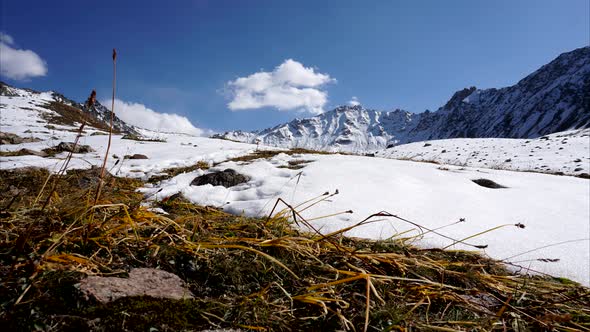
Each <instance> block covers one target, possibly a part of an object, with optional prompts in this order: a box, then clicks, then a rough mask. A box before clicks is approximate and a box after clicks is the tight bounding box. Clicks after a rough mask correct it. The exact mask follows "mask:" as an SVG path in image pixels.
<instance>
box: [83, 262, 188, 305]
mask: <svg viewBox="0 0 590 332" xmlns="http://www.w3.org/2000/svg"><path fill="white" fill-rule="evenodd" d="M79 286H80V290H81V291H82V293H83V294H84V295H85V296H86V297H87V298H92V299H94V300H96V301H98V302H100V303H107V302H111V301H114V300H117V299H120V298H122V297H129V296H150V297H154V298H160V299H172V300H181V299H192V298H194V297H193V294H192V293H191V292H190V291H189V290H188V289H187V288H186V287H185V284H184V282H183V281H182V279H180V278H179V277H178V276H177V275H175V274H172V273H169V272H166V271H162V270H157V269H147V268H138V269H132V270H131V271H130V272H129V278H116V277H98V276H89V277H87V278H86V279H83V280H82V281H80V284H79Z"/></svg>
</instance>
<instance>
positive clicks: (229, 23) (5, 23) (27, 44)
mask: <svg viewBox="0 0 590 332" xmlns="http://www.w3.org/2000/svg"><path fill="white" fill-rule="evenodd" d="M0 4H1V6H2V7H1V10H0V13H1V14H0V15H1V20H0V22H1V25H0V31H2V33H4V34H5V35H9V36H10V37H12V41H11V44H10V47H12V48H13V49H22V50H31V51H32V52H34V53H35V54H37V55H38V56H39V57H40V58H41V59H42V61H44V63H45V64H46V69H47V71H46V73H44V76H42V75H41V74H37V75H34V76H31V77H28V78H24V79H22V78H20V79H19V80H15V79H11V78H10V77H7V76H6V75H4V76H3V77H2V80H4V81H6V82H8V83H10V84H14V85H17V86H22V87H30V88H33V89H38V90H50V89H51V90H57V91H60V92H62V93H63V94H65V95H66V96H69V97H71V98H74V99H76V100H80V101H82V100H84V99H85V98H86V97H87V95H88V94H89V92H90V91H91V90H92V89H93V88H96V89H97V92H98V96H99V97H98V98H99V100H105V99H109V98H110V89H111V73H112V67H111V66H112V65H111V49H112V48H113V47H115V48H117V50H118V53H119V57H118V63H117V70H118V87H117V97H118V98H119V99H121V100H122V101H124V102H128V103H130V102H134V103H138V104H141V106H143V105H145V106H146V107H148V108H150V109H152V110H155V111H157V112H167V113H176V114H179V115H181V116H186V117H187V118H189V119H190V120H191V121H192V122H193V123H194V124H195V125H196V126H198V127H205V128H211V129H213V130H218V131H222V130H230V129H247V130H252V129H262V128H266V127H269V126H273V125H276V124H279V123H281V122H285V121H288V120H290V119H292V118H294V117H304V116H309V115H311V112H317V111H318V105H319V108H322V109H323V110H330V109H332V108H334V107H336V106H338V105H342V104H346V103H347V102H349V101H350V100H351V98H352V97H353V96H356V97H357V98H358V100H359V101H360V102H361V103H362V104H363V106H365V107H368V108H377V109H385V110H388V109H392V108H403V109H406V110H409V111H412V112H421V111H424V110H425V109H431V110H435V109H436V108H438V107H439V106H441V105H443V104H444V103H445V102H446V101H447V100H448V99H449V98H450V96H451V95H452V93H453V92H454V91H456V90H459V89H462V88H464V87H467V86H472V85H475V86H477V87H480V88H490V87H502V86H507V85H512V84H514V83H516V82H517V81H518V80H520V79H521V78H523V77H524V76H526V75H527V74H529V73H531V72H533V71H534V70H536V69H537V68H538V67H540V66H541V65H543V64H545V63H547V62H549V61H551V60H552V59H553V58H555V57H556V56H557V55H559V54H560V53H562V52H566V51H570V50H573V49H575V48H579V47H582V46H587V45H588V44H589V43H590V35H589V34H590V26H589V17H590V8H589V1H588V0H560V1H556V0H555V1H546V0H535V1H524V0H523V1H506V0H500V1H485V2H484V1H472V0H471V1H459V0H453V1H434V0H432V1H421V0H414V1H304V0H299V1H288V2H287V1H223V0H219V1H174V2H155V1H138V2H134V1H113V2H111V1H100V2H88V1H58V2H41V1H26V0H19V1H1V2H0ZM0 56H2V54H0ZM287 59H293V60H294V62H293V63H295V64H301V65H302V66H303V67H297V66H294V67H290V68H291V69H293V70H291V71H288V72H289V74H288V75H291V74H293V73H295V74H293V75H298V74H297V73H299V74H302V75H303V74H304V75H303V76H305V75H307V76H305V77H307V78H308V79H309V80H311V81H313V82H315V83H309V82H310V81H309V80H307V81H305V82H306V83H297V82H296V80H295V79H293V76H289V77H290V78H287V79H283V80H281V79H280V78H279V76H280V75H279V74H277V72H275V73H274V74H273V70H274V69H275V68H276V67H277V66H279V65H281V64H283V63H284V62H285V61H286V60H287ZM302 68H303V69H302ZM260 71H264V72H266V73H267V74H268V75H267V77H266V78H265V79H270V80H279V81H280V82H283V83H280V82H279V83H278V84H279V85H273V86H274V87H278V88H277V89H284V88H285V87H284V86H283V85H281V84H284V82H291V83H289V84H291V85H289V86H288V87H287V89H288V90H281V91H282V92H281V93H283V92H285V91H289V92H288V93H291V92H293V93H295V94H294V95H288V96H285V95H284V94H282V95H280V96H279V97H277V98H283V99H284V98H287V99H288V101H285V100H283V99H281V101H279V102H278V104H277V105H274V104H273V103H275V101H276V100H275V99H276V98H275V97H273V96H271V95H270V93H268V95H265V98H267V100H266V101H265V102H263V103H260V102H258V103H254V104H252V103H248V102H246V101H244V100H241V101H240V103H237V101H236V103H235V104H234V106H235V105H237V104H239V105H240V106H239V107H235V108H238V110H233V111H232V110H230V108H229V107H228V104H230V102H232V100H234V99H232V98H236V97H235V96H236V94H237V93H238V92H240V91H241V92H244V90H243V89H242V90H239V89H240V87H239V86H238V85H239V84H238V85H237V82H238V81H237V79H238V78H240V77H241V78H244V79H248V78H250V79H252V78H253V77H251V76H250V75H252V74H255V73H257V72H260ZM275 74H276V75H275ZM321 75H323V76H321ZM268 77H270V78H268ZM297 77H299V78H301V77H302V76H301V75H299V76H297ZM318 77H319V78H318ZM322 77H323V79H322ZM13 78H14V75H13ZM231 82H233V84H232V83H231ZM273 82H274V81H273ZM293 82H295V83H293ZM250 83H253V81H252V80H249V81H247V84H250ZM269 84H270V83H269ZM272 84H275V83H272ZM248 89H250V90H246V91H245V92H244V93H245V94H246V96H245V97H249V96H251V95H253V96H255V97H256V96H257V94H258V93H260V91H258V90H256V91H255V93H254V92H252V91H254V90H252V89H253V88H252V86H251V85H249V86H248ZM312 90H313V91H312ZM249 93H250V94H251V95H248V94H249ZM264 93H267V92H263V94H264ZM308 93H309V94H308ZM306 96H307V97H306ZM309 96H311V97H309ZM298 97H300V98H308V97H309V98H308V99H306V101H305V102H301V103H300V101H298V100H296V98H298ZM323 97H325V98H323ZM324 99H325V100H324ZM248 105H251V106H252V107H253V108H248ZM269 105H270V106H269ZM273 105H274V106H273ZM289 105H291V106H293V107H292V108H290V107H291V106H289ZM298 105H299V106H298ZM310 105H312V106H310ZM136 106H138V105H136ZM278 108H280V110H279V109H278ZM301 109H303V111H302V110H301Z"/></svg>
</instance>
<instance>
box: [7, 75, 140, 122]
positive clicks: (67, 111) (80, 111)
mask: <svg viewBox="0 0 590 332" xmlns="http://www.w3.org/2000/svg"><path fill="white" fill-rule="evenodd" d="M0 97H1V98H2V100H0V108H4V107H5V104H7V103H8V101H10V104H15V105H20V106H19V107H20V108H21V109H23V110H27V111H34V112H37V113H38V114H37V115H38V116H40V117H41V118H42V119H43V120H46V121H48V123H49V124H51V125H55V124H57V125H74V124H78V125H79V124H81V123H82V121H85V122H86V123H87V124H88V125H89V126H92V127H94V128H97V129H101V130H107V131H108V128H109V126H110V119H111V111H110V110H109V109H107V108H106V107H105V106H103V105H102V104H100V103H99V102H98V101H96V103H95V105H94V107H92V108H90V109H88V107H86V106H85V105H84V104H83V103H78V102H75V101H73V100H71V99H69V98H66V97H65V96H64V95H62V94H60V93H57V92H53V91H47V92H38V91H34V90H31V89H25V88H16V87H13V86H10V85H8V84H6V83H4V82H0ZM113 130H114V131H115V132H122V133H136V130H135V128H133V127H132V126H130V125H128V124H127V123H125V122H124V121H123V120H121V119H119V118H118V117H117V116H116V115H115V117H114V118H113Z"/></svg>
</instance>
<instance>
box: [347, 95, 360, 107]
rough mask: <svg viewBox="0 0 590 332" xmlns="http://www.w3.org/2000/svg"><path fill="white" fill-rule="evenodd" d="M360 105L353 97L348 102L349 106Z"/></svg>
mask: <svg viewBox="0 0 590 332" xmlns="http://www.w3.org/2000/svg"><path fill="white" fill-rule="evenodd" d="M360 104H361V102H360V101H359V99H358V98H357V97H355V96H352V99H351V100H350V101H349V102H348V105H350V106H358V105H360Z"/></svg>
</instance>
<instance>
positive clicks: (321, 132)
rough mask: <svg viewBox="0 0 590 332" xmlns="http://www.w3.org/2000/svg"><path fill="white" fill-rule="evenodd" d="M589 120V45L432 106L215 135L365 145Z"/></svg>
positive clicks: (322, 145) (346, 109)
mask: <svg viewBox="0 0 590 332" xmlns="http://www.w3.org/2000/svg"><path fill="white" fill-rule="evenodd" d="M588 127H590V47H583V48H579V49H576V50H574V51H571V52H567V53H563V54H561V55H560V56H558V57H557V58H556V59H555V60H553V61H551V62H550V63H549V64H546V65H544V66H542V67H541V68H539V69H538V70H537V71H535V72H534V73H532V74H530V75H528V76H527V77H525V78H524V79H522V80H521V81H520V82H518V83H517V84H515V85H513V86H510V87H505V88H501V89H485V90H480V89H477V88H475V87H470V88H466V89H463V90H460V91H457V92H456V93H455V94H454V95H453V96H452V97H451V99H450V100H449V101H448V102H447V103H446V104H445V105H444V106H442V107H440V108H439V109H438V110H437V111H435V112H429V111H426V112H423V113H410V112H407V111H404V110H399V109H397V110H395V111H390V112H384V111H378V110H371V109H365V108H364V107H362V106H360V105H358V106H340V107H337V108H336V109H334V110H332V111H329V112H326V113H323V114H320V115H318V116H314V117H311V118H306V119H295V120H293V121H291V122H288V123H285V124H281V125H278V126H276V127H273V128H268V129H265V130H262V131H254V132H243V131H230V132H226V133H224V134H220V135H216V136H215V137H217V138H225V139H231V140H235V141H241V142H249V143H254V142H256V141H260V142H262V143H263V144H267V145H274V146H281V147H304V148H311V149H320V150H332V151H351V152H365V151H370V150H378V149H383V148H386V147H388V146H389V147H391V146H393V145H397V144H403V143H410V142H416V141H422V140H432V139H445V138H471V137H481V138H484V137H505V138H533V137H539V136H543V135H546V134H550V133H554V132H558V131H564V130H568V129H580V128H588Z"/></svg>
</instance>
